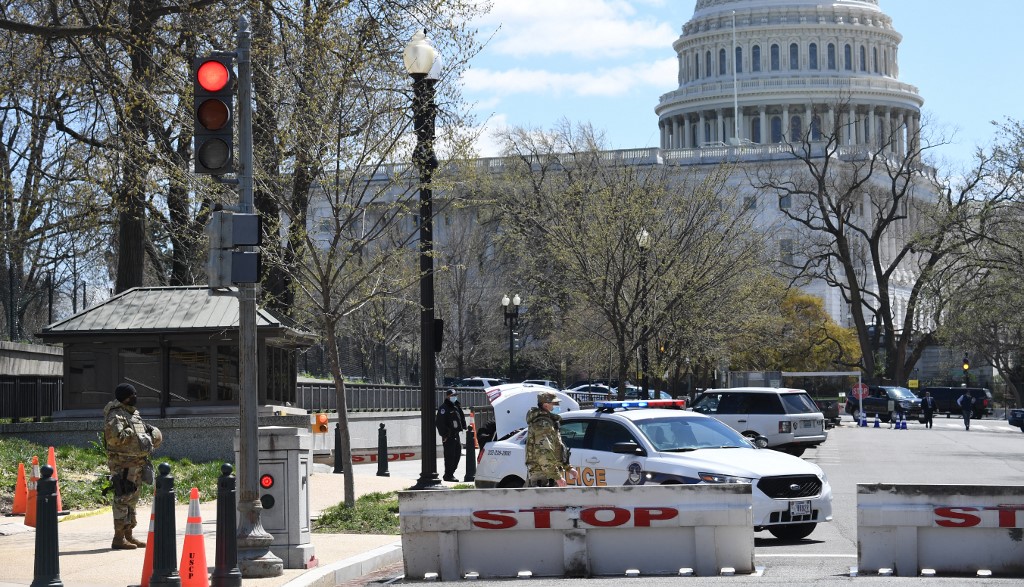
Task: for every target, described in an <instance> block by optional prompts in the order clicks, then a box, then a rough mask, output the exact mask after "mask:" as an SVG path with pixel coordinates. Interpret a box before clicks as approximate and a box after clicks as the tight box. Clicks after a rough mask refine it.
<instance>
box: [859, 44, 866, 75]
mask: <svg viewBox="0 0 1024 587" xmlns="http://www.w3.org/2000/svg"><path fill="white" fill-rule="evenodd" d="M860 70H861V71H867V70H868V50H867V49H866V48H865V47H864V45H861V46H860Z"/></svg>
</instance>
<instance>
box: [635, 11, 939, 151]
mask: <svg viewBox="0 0 1024 587" xmlns="http://www.w3.org/2000/svg"><path fill="white" fill-rule="evenodd" d="M901 40H902V35H900V34H899V33H898V32H896V30H895V29H893V26H892V19H891V18H889V17H888V16H887V15H886V14H885V13H884V12H882V10H881V8H880V7H879V5H878V0H834V1H832V2H827V1H821V0H698V2H697V5H696V8H695V10H694V13H693V17H692V18H691V19H690V20H689V22H687V23H686V24H685V25H683V30H682V35H681V36H680V37H679V38H678V39H677V40H676V41H675V42H674V43H673V44H672V47H673V49H674V50H675V52H676V55H677V61H678V66H679V69H678V84H679V87H678V88H677V89H675V90H673V91H671V92H669V93H667V94H664V95H663V96H661V98H660V100H659V102H658V105H657V106H656V108H655V112H656V113H657V115H658V126H659V129H660V146H661V148H662V149H666V150H672V149H698V148H702V147H711V146H721V145H741V144H747V145H750V144H759V145H769V144H773V143H783V142H786V141H794V142H795V141H799V140H808V139H809V140H810V141H815V140H818V139H820V138H821V137H822V136H823V135H824V136H826V137H827V136H831V135H832V134H833V133H836V134H838V137H839V141H840V145H864V144H871V143H879V144H881V143H884V142H886V141H885V140H883V139H882V137H888V136H891V134H892V133H896V134H897V138H896V140H895V141H893V142H892V145H891V149H892V150H893V151H894V152H893V153H892V154H893V155H902V154H904V153H905V152H906V150H907V148H908V145H907V141H908V140H913V139H912V137H917V136H918V131H919V127H920V119H921V106H922V104H923V100H922V99H921V97H920V96H919V95H918V93H917V88H916V87H914V86H912V85H909V84H906V83H903V82H901V81H899V62H898V54H899V44H900V41H901ZM668 159H671V157H668Z"/></svg>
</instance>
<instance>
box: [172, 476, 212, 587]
mask: <svg viewBox="0 0 1024 587" xmlns="http://www.w3.org/2000/svg"><path fill="white" fill-rule="evenodd" d="M178 576H180V577H181V587H210V574H209V572H208V571H207V568H206V545H205V544H204V543H203V518H202V517H201V516H200V515H199V489H198V488H196V487H193V488H192V493H191V494H190V495H189V501H188V520H187V521H186V522H185V544H184V546H182V547H181V565H180V566H179V567H178Z"/></svg>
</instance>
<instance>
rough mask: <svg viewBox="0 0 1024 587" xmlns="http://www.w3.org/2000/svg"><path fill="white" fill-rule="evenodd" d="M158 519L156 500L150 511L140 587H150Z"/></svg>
mask: <svg viewBox="0 0 1024 587" xmlns="http://www.w3.org/2000/svg"><path fill="white" fill-rule="evenodd" d="M155 519H156V500H153V507H152V508H150V511H149V535H148V536H146V556H145V557H143V559H142V581H141V582H140V584H139V585H140V587H149V579H150V577H152V576H153V521H154V520H155Z"/></svg>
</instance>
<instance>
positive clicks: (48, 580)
mask: <svg viewBox="0 0 1024 587" xmlns="http://www.w3.org/2000/svg"><path fill="white" fill-rule="evenodd" d="M40 474H41V475H42V477H41V478H40V479H39V481H38V482H37V484H36V561H35V571H34V574H33V575H32V587H64V583H62V582H61V580H60V545H59V544H58V540H57V480H56V479H54V478H53V467H51V466H50V465H43V468H42V469H40Z"/></svg>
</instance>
